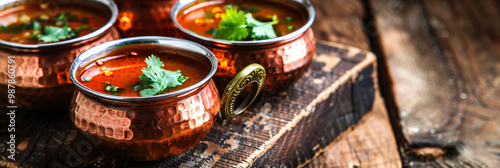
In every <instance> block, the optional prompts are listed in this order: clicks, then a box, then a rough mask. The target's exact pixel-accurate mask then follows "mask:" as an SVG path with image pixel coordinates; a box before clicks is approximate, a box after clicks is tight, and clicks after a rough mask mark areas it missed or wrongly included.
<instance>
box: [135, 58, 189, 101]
mask: <svg viewBox="0 0 500 168" xmlns="http://www.w3.org/2000/svg"><path fill="white" fill-rule="evenodd" d="M145 62H146V63H147V64H148V66H147V67H144V68H142V75H141V76H139V79H141V81H140V82H139V84H138V85H136V86H135V87H134V91H138V90H141V89H142V90H141V92H140V93H139V94H140V95H141V96H142V97H147V96H154V95H158V94H162V93H163V92H164V91H168V90H170V89H172V88H174V87H178V86H181V85H182V83H184V82H185V81H186V80H187V79H188V78H189V77H186V76H183V75H182V73H181V71H180V70H177V71H169V70H166V69H163V68H161V67H163V66H165V65H164V64H163V62H161V60H160V58H158V57H156V56H155V55H151V56H149V57H148V58H146V60H145Z"/></svg>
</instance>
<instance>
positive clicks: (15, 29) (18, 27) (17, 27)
mask: <svg viewBox="0 0 500 168" xmlns="http://www.w3.org/2000/svg"><path fill="white" fill-rule="evenodd" d="M32 28H33V24H32V23H21V24H10V25H8V26H3V25H2V26H1V27H0V33H3V32H9V33H13V34H17V33H20V32H22V31H25V30H29V29H32Z"/></svg>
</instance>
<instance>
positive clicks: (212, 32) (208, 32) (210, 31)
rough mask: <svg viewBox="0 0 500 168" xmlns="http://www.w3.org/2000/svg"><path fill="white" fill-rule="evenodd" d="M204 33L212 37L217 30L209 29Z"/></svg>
mask: <svg viewBox="0 0 500 168" xmlns="http://www.w3.org/2000/svg"><path fill="white" fill-rule="evenodd" d="M206 33H207V34H211V35H214V36H215V34H217V29H216V28H211V29H210V30H208V31H207V32H206Z"/></svg>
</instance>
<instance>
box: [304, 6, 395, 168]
mask: <svg viewBox="0 0 500 168" xmlns="http://www.w3.org/2000/svg"><path fill="white" fill-rule="evenodd" d="M311 2H312V3H313V5H314V7H315V9H316V15H317V17H316V20H315V23H314V24H313V25H312V27H313V30H314V32H315V37H316V39H319V40H326V41H335V42H340V43H343V44H348V45H351V46H354V47H357V48H360V49H363V50H370V44H369V39H368V38H367V34H368V35H371V34H373V33H375V30H371V29H370V28H372V26H373V25H369V24H367V23H366V21H367V17H368V15H367V13H369V12H370V11H369V9H367V2H366V1H363V0H350V1H346V0H329V1H324V0H311ZM378 59H379V58H377V61H380V60H378ZM380 68H383V67H380V66H379V67H377V70H378V71H379V74H380V75H381V76H380V77H379V78H381V79H380V81H383V82H382V83H381V85H382V86H385V85H390V81H387V80H385V74H384V73H383V72H385V70H384V69H382V70H381V69H380ZM381 89H382V90H384V89H385V87H383V88H381ZM384 93H390V92H384ZM384 96H385V95H384ZM389 97H390V95H389ZM388 100H391V99H388ZM385 101H387V99H386V100H385ZM377 106H380V107H381V108H379V109H376V111H373V113H377V114H375V115H374V116H382V117H370V118H369V119H366V122H364V123H362V124H360V125H358V126H356V127H355V128H353V132H352V133H349V134H346V135H345V136H344V137H345V138H341V139H340V140H339V142H338V143H337V144H335V145H332V147H331V148H330V149H328V150H326V149H325V151H324V153H323V154H321V155H319V156H318V157H317V159H316V160H313V161H312V162H311V164H308V165H307V167H311V166H312V167H318V166H320V167H346V166H349V167H352V166H350V165H359V164H360V163H359V159H357V158H356V157H351V156H355V155H356V151H369V150H365V149H371V150H373V151H383V150H382V149H385V148H384V147H385V146H381V145H378V144H387V146H389V144H392V142H393V141H394V135H393V132H394V133H396V134H397V135H398V137H402V136H401V133H402V131H401V128H400V124H399V121H400V118H399V114H398V113H397V112H398V111H397V110H395V109H391V110H390V112H391V113H392V114H391V115H389V117H387V116H386V115H382V114H385V113H388V111H387V110H386V109H385V108H386V106H385V102H384V101H380V102H379V103H378V104H377ZM383 116H385V118H384V117H383ZM389 119H392V120H393V121H394V122H393V123H390V124H389V125H381V124H380V123H384V124H387V123H388V121H390V120H389ZM374 128H375V129H374ZM392 128H394V131H392ZM362 132H370V133H375V132H376V133H377V134H376V135H379V136H377V137H376V138H369V136H364V135H363V134H362ZM358 140H363V141H366V142H369V143H362V144H355V143H354V142H356V141H358ZM398 140H399V141H400V142H399V143H400V144H404V143H405V142H404V141H405V139H404V138H399V139H398ZM389 142H391V143H389ZM349 144H354V145H349ZM392 145H393V146H391V147H394V145H395V144H392ZM347 151H349V152H350V153H348V152H347ZM384 152H386V153H383V152H382V153H375V152H371V153H370V152H367V153H365V154H366V155H367V157H364V158H365V159H364V160H362V161H363V164H362V165H364V166H367V167H387V166H389V165H392V166H396V167H399V165H401V162H400V161H399V160H398V159H395V158H400V157H399V153H398V152H397V151H396V152H394V151H392V150H387V151H384ZM368 155H373V157H371V156H368ZM382 163H385V164H386V165H384V164H382Z"/></svg>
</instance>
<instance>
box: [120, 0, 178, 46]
mask: <svg viewBox="0 0 500 168" xmlns="http://www.w3.org/2000/svg"><path fill="white" fill-rule="evenodd" d="M115 2H116V4H117V5H118V8H119V9H120V13H119V15H118V20H117V21H116V23H115V25H116V27H117V28H118V31H119V32H120V34H121V36H122V37H134V36H152V35H155V36H169V37H173V36H174V35H175V33H176V30H175V28H174V23H173V22H172V18H171V17H170V13H171V10H172V7H173V6H174V4H175V3H176V2H177V0H115Z"/></svg>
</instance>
